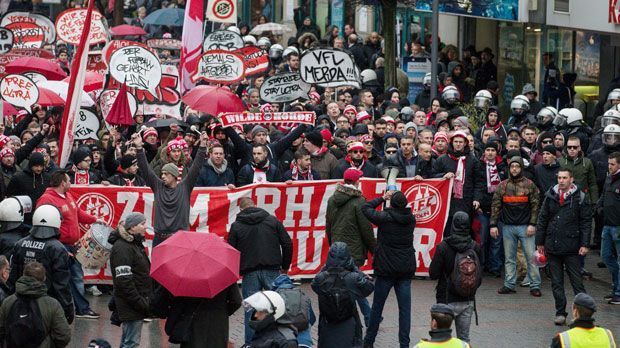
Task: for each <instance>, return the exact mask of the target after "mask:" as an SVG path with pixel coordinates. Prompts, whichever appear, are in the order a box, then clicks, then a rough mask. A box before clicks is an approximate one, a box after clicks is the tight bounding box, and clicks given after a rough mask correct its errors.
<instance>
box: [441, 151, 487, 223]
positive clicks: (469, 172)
mask: <svg viewBox="0 0 620 348" xmlns="http://www.w3.org/2000/svg"><path fill="white" fill-rule="evenodd" d="M452 151H453V150H452V146H451V145H449V147H448V153H447V154H445V155H441V156H439V157H438V158H437V159H436V160H435V164H434V166H433V177H435V178H441V177H443V176H444V175H445V174H446V173H448V172H452V173H456V168H457V166H458V161H457V160H454V159H452V158H451V157H450V153H452ZM465 151H466V153H467V159H466V160H465V183H464V184H463V198H461V199H458V198H454V197H452V200H451V202H450V213H452V214H453V213H454V212H456V211H464V212H471V210H472V203H473V201H474V200H477V201H480V200H481V199H482V194H483V190H484V186H486V181H484V177H485V176H484V174H482V169H481V165H480V163H481V162H480V161H479V160H478V159H477V158H475V157H474V156H473V155H471V154H468V153H469V150H468V148H467V147H465Z"/></svg>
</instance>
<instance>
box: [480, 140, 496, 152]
mask: <svg viewBox="0 0 620 348" xmlns="http://www.w3.org/2000/svg"><path fill="white" fill-rule="evenodd" d="M488 148H493V149H495V151H498V146H497V143H496V142H494V141H489V140H487V143H486V144H484V146H483V149H482V150H486V149H488Z"/></svg>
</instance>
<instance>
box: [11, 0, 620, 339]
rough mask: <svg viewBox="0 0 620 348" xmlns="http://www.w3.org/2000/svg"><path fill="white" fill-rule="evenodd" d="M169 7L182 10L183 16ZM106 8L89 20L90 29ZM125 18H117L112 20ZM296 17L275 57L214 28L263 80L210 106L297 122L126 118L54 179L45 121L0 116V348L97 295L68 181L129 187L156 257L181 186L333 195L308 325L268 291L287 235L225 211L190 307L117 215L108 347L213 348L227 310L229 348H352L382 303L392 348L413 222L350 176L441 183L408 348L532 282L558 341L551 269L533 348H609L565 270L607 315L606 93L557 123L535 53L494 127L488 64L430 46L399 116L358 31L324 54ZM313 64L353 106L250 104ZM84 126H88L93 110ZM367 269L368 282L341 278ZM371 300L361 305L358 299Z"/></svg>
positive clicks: (309, 101) (419, 53) (403, 322)
mask: <svg viewBox="0 0 620 348" xmlns="http://www.w3.org/2000/svg"><path fill="white" fill-rule="evenodd" d="M164 2H165V1H164ZM11 3H12V4H13V3H18V5H20V6H28V4H27V3H26V2H23V3H22V2H11ZM110 3H112V4H113V3H114V2H113V1H111V2H110ZM138 3H140V5H138V4H136V2H132V1H129V2H125V5H124V6H125V10H126V13H125V17H128V19H127V20H128V22H130V23H133V24H134V25H140V26H144V28H145V30H147V32H148V34H149V37H159V36H164V37H167V38H175V37H176V38H178V37H180V33H179V32H177V31H175V28H166V27H153V26H150V25H148V24H144V23H143V22H142V19H143V18H144V17H145V16H146V15H147V14H148V13H150V12H152V11H153V10H154V9H156V8H159V7H160V6H163V4H158V3H159V2H156V1H152V2H151V1H147V2H139V1H138ZM162 3H163V2H162ZM75 5H77V6H79V4H75ZM168 5H169V4H168ZM173 6H178V7H180V8H183V6H184V1H181V0H178V1H176V2H175V3H174V4H173ZM112 8H113V7H107V9H108V10H107V11H106V9H102V10H103V12H104V13H105V14H106V15H108V16H112V12H111V11H110V9H112ZM14 9H15V8H14ZM17 9H18V8H17ZM134 11H135V13H136V15H137V16H136V17H135V18H131V19H130V18H129V17H131V16H132V14H133V12H134ZM298 15H299V11H298V12H296V17H297V16H298ZM302 17H303V18H301V17H300V18H299V20H297V18H296V22H297V24H298V25H297V27H298V32H297V35H296V36H295V37H293V38H291V39H290V40H289V41H288V44H287V45H282V44H280V43H278V42H277V41H276V40H277V37H275V36H266V37H258V38H257V37H254V36H252V35H250V34H249V32H250V26H248V25H239V26H238V27H237V26H232V27H228V28H227V29H226V30H232V31H235V32H237V33H239V34H240V35H242V37H243V40H244V42H245V44H246V45H255V46H258V47H260V48H262V49H264V50H265V51H268V52H269V57H270V63H271V64H270V70H269V71H268V72H266V73H265V74H264V75H261V76H255V77H253V78H250V79H243V80H242V81H240V82H238V83H235V84H233V85H231V86H230V90H231V91H233V92H234V93H235V94H237V95H238V97H239V98H240V99H241V100H242V102H243V103H244V105H245V107H246V108H247V110H248V111H251V112H263V113H268V112H277V111H293V112H294V111H311V112H314V113H315V115H316V122H315V124H314V125H305V124H302V125H297V126H295V127H288V126H285V125H278V124H253V125H246V126H232V127H223V126H222V124H221V122H220V120H219V119H218V115H209V114H205V113H201V112H199V111H197V110H193V109H191V108H189V107H185V108H184V109H183V112H182V114H183V121H184V122H183V123H181V122H177V123H175V122H171V124H170V125H169V126H165V127H157V128H155V127H146V126H144V124H145V123H147V122H148V121H149V120H150V119H164V118H167V116H166V115H163V114H158V115H143V114H137V115H136V116H134V125H132V126H130V127H109V128H108V127H106V126H102V127H101V131H99V132H98V134H97V135H98V140H93V139H90V140H84V141H78V142H77V143H76V144H75V145H74V147H73V151H72V153H71V156H70V163H69V164H68V166H67V167H66V168H59V167H58V166H57V163H59V161H58V157H59V155H60V154H59V146H58V145H59V144H58V138H59V132H60V129H61V124H60V116H61V115H62V107H54V108H45V107H41V106H39V105H35V106H34V107H33V109H32V112H27V111H19V112H18V113H17V114H15V115H5V117H4V119H3V120H4V121H3V122H2V123H1V124H0V167H1V168H0V169H1V173H2V178H1V180H0V198H2V199H3V200H2V202H1V203H0V226H1V229H2V230H1V233H0V254H2V256H0V300H2V301H3V302H2V305H1V307H0V340H2V341H4V342H6V343H7V344H8V346H26V345H25V343H24V342H29V346H33V345H32V343H33V342H34V343H35V345H34V346H39V345H40V346H42V347H48V346H54V347H63V346H66V345H68V344H69V342H70V339H71V328H70V326H69V324H71V323H72V322H73V321H74V319H75V318H81V319H98V318H100V314H99V313H96V312H95V311H94V310H93V309H92V308H91V306H90V304H89V301H88V299H87V297H86V291H87V290H88V291H90V292H91V293H93V294H96V295H101V292H100V290H99V289H98V288H97V287H89V288H88V287H86V286H85V284H84V280H83V278H84V272H83V269H82V265H81V264H80V262H79V261H78V260H77V259H76V252H77V247H76V243H77V242H78V240H79V239H80V238H81V236H82V234H81V232H80V228H79V226H78V224H85V225H92V224H105V221H103V220H101V219H99V218H98V217H95V216H92V215H89V214H88V213H86V212H85V211H83V210H81V209H80V208H79V207H78V205H77V204H76V198H77V197H75V196H74V195H73V194H72V192H71V186H72V185H74V184H75V185H97V184H102V185H106V186H131V187H149V188H150V189H151V190H152V192H153V195H154V204H153V206H154V211H153V224H152V228H153V232H154V239H153V241H152V245H153V247H156V246H157V245H159V244H161V243H163V242H164V241H166V240H167V239H168V238H170V237H171V236H172V235H174V234H175V233H176V232H177V231H179V230H188V229H189V227H190V222H189V215H190V194H191V192H192V190H193V189H194V188H196V187H227V188H229V189H235V188H238V187H242V186H246V185H252V184H255V183H265V182H281V183H292V182H296V181H313V180H327V179H338V180H339V183H338V185H337V187H336V190H335V192H334V194H333V196H332V197H331V198H330V199H329V202H328V208H327V212H326V237H327V241H328V243H329V245H330V248H329V253H328V255H327V260H326V261H325V264H324V265H323V267H322V269H321V271H320V273H319V274H318V275H316V277H315V278H314V279H313V280H312V284H311V288H312V290H313V291H314V292H315V293H316V294H317V296H318V303H319V308H318V312H316V314H315V311H314V310H315V309H316V308H314V309H313V308H312V304H311V301H310V300H309V297H308V295H307V294H305V293H304V292H303V291H302V289H301V288H300V287H299V286H298V285H297V284H296V283H294V282H293V280H292V279H291V278H290V277H289V276H287V271H288V270H289V267H290V264H291V258H292V255H293V252H292V241H291V238H290V236H289V234H288V233H287V231H286V230H285V228H284V226H283V224H282V222H281V221H279V220H278V219H277V218H276V217H275V216H273V215H270V214H269V213H268V212H267V211H266V210H265V209H263V208H262V207H260V206H256V203H255V202H254V201H252V199H250V198H247V197H246V198H241V199H239V201H238V205H239V207H240V210H241V212H240V213H239V214H238V215H237V217H236V221H235V222H234V223H233V224H232V225H231V227H230V231H229V233H228V237H227V241H228V243H229V244H230V245H231V246H233V247H234V248H236V249H237V250H239V251H240V252H241V262H240V274H241V276H242V282H241V290H240V289H239V287H238V286H237V285H236V284H233V285H231V286H229V287H228V288H227V289H226V290H225V291H223V292H221V293H220V294H218V295H216V296H215V297H214V298H212V299H201V298H177V297H173V296H172V295H171V294H170V293H169V292H168V291H167V290H166V289H165V288H163V287H162V286H161V285H159V284H157V283H156V282H154V281H153V280H152V279H151V278H150V275H149V268H150V261H149V257H148V255H147V253H146V252H145V249H144V245H143V243H144V242H145V238H146V237H145V236H146V230H147V225H146V218H145V216H144V215H143V214H141V213H131V214H129V215H127V216H124V217H123V219H122V221H121V222H120V223H119V224H118V226H110V227H111V228H113V229H114V231H113V232H112V233H111V234H110V237H109V243H110V244H111V245H112V249H111V255H110V260H109V262H110V265H111V269H112V275H113V292H112V294H113V295H112V297H111V298H112V300H111V301H110V303H109V309H110V312H111V314H112V320H111V321H112V323H113V324H115V325H119V326H121V328H122V337H121V342H120V346H121V347H137V346H138V345H139V344H140V341H141V330H142V324H143V320H145V319H149V318H166V319H167V321H166V325H165V331H166V334H168V336H169V339H170V341H171V342H173V343H180V344H181V347H226V346H227V344H229V337H228V332H229V325H228V317H229V316H230V315H232V314H233V313H234V312H235V311H237V310H238V309H239V308H240V307H241V306H242V305H243V306H244V307H245V308H246V309H247V311H246V313H245V322H244V325H245V338H244V340H245V342H244V343H245V344H246V346H247V347H297V346H301V347H311V346H313V344H314V343H313V342H317V340H316V339H313V337H312V334H311V327H312V325H314V324H315V323H318V345H319V346H320V347H362V346H363V347H372V346H373V345H374V342H375V339H376V337H377V334H378V331H379V327H380V326H381V322H382V319H383V317H382V313H383V309H384V305H385V302H386V299H387V297H388V294H389V292H390V291H391V289H392V288H394V291H395V293H396V298H397V301H398V309H399V310H398V315H399V322H398V323H399V331H398V340H399V344H400V346H401V347H409V345H410V329H411V328H410V327H411V281H412V279H413V278H414V276H415V271H416V259H415V250H414V244H413V239H414V238H413V237H414V229H415V226H416V220H415V216H414V214H413V212H412V211H411V207H410V206H409V203H408V202H407V198H406V197H405V195H404V194H403V193H402V192H400V191H397V190H389V191H387V192H385V194H384V195H383V196H382V197H380V198H376V199H373V200H369V201H367V200H366V198H365V197H364V196H363V195H362V191H361V189H360V179H362V178H385V176H386V173H387V172H388V171H386V170H388V169H389V170H396V171H397V176H398V178H410V179H415V180H424V179H431V178H443V179H446V180H453V186H452V187H453V189H452V192H451V201H450V206H449V207H447V209H448V210H449V214H448V216H449V218H448V221H447V223H446V226H445V230H444V231H443V236H442V237H443V241H442V242H441V243H440V244H439V245H438V246H437V248H436V251H435V253H434V257H433V260H432V263H431V264H430V274H429V275H430V278H431V279H436V280H437V281H438V284H437V290H436V300H437V304H435V305H433V306H432V307H431V309H430V312H431V323H432V324H431V331H430V339H429V340H428V341H421V342H419V343H418V344H417V345H416V347H429V346H440V344H443V346H446V347H452V346H455V347H461V346H463V347H467V346H468V342H469V341H470V340H472V338H471V337H470V334H469V331H470V329H469V328H470V324H471V319H472V317H473V316H475V317H476V320H477V311H476V305H475V299H476V289H478V287H479V286H480V284H481V282H482V279H483V277H497V278H500V277H503V279H504V282H503V286H502V287H501V288H499V289H498V290H497V293H498V294H500V295H507V296H510V294H513V293H516V292H517V289H518V287H526V288H529V293H530V294H531V295H532V296H533V297H537V298H538V297H541V296H542V292H541V283H542V281H543V276H544V275H546V276H547V277H548V278H549V279H550V281H551V285H552V295H553V298H554V301H555V315H554V318H553V322H554V323H555V324H556V325H565V324H566V322H567V319H568V317H569V313H568V311H567V299H566V295H565V289H564V273H565V271H566V273H567V274H568V276H569V278H570V284H571V286H572V288H573V292H574V294H575V295H576V297H575V299H574V303H573V305H572V312H571V315H572V318H573V320H574V321H573V323H572V324H571V327H572V329H570V330H568V331H566V332H564V333H561V334H559V335H558V336H557V337H556V338H554V339H553V342H552V346H554V347H555V346H558V347H560V346H562V347H567V346H570V345H568V344H567V342H574V343H575V345H576V346H578V343H582V342H597V343H596V344H600V345H592V346H593V347H594V346H597V347H598V346H601V347H607V346H609V347H613V346H615V343H614V339H613V336H612V335H611V333H610V331H608V330H605V329H602V328H598V327H595V326H594V324H593V314H594V312H595V311H596V302H595V300H594V299H593V298H592V297H590V296H589V295H587V294H586V293H587V290H586V288H585V286H584V282H583V279H584V278H585V279H588V278H591V277H592V274H591V273H590V272H589V271H588V270H587V269H586V268H585V258H586V255H587V254H588V253H589V252H590V250H600V255H601V258H602V262H601V263H599V267H606V268H607V269H608V270H609V273H610V279H611V283H612V287H611V288H610V289H609V290H610V294H609V295H608V296H606V297H605V301H608V303H609V304H612V305H619V304H620V256H619V251H620V220H619V219H620V218H619V217H620V211H619V209H620V204H619V202H620V180H619V179H620V106H619V105H620V88H618V89H611V90H610V91H609V93H608V95H607V98H606V100H603V101H601V103H599V104H600V105H599V107H598V108H597V114H596V115H594V116H595V121H594V122H593V124H592V125H588V124H587V123H586V122H585V120H584V116H583V114H582V111H580V110H579V109H577V108H574V107H573V102H572V98H573V97H574V93H572V92H571V88H570V83H569V81H570V78H571V77H570V75H569V74H567V75H568V76H566V80H563V79H562V75H561V74H559V72H558V71H557V69H556V68H555V67H554V65H553V57H552V56H551V55H545V57H544V60H545V67H546V69H545V70H546V72H545V80H544V87H543V91H542V98H541V100H538V93H537V90H536V88H535V87H534V86H533V85H532V84H526V85H525V86H524V87H523V90H522V94H520V95H517V96H516V97H514V99H513V100H512V102H511V105H510V113H509V114H502V112H501V111H500V109H499V108H498V106H497V105H498V92H499V90H500V86H499V84H498V82H497V68H496V67H495V65H494V63H493V59H494V55H493V52H492V50H491V49H489V48H484V49H483V50H482V51H480V52H478V51H477V50H476V49H475V48H474V47H473V46H471V47H468V48H466V49H464V50H463V51H462V52H461V54H460V56H461V58H459V51H458V48H457V47H455V46H452V45H448V46H445V47H443V50H442V55H441V59H440V63H439V65H440V67H439V68H440V75H439V76H438V80H439V81H438V82H439V83H438V90H437V91H435V93H431V88H432V87H431V86H432V83H431V81H432V76H431V74H430V73H429V74H427V75H426V77H425V78H424V90H423V91H421V92H420V94H418V96H417V97H416V98H415V100H409V99H408V98H407V96H408V88H409V84H408V79H407V76H406V74H405V73H404V72H403V71H402V70H401V69H397V81H398V83H397V85H396V86H390V87H388V88H384V83H385V70H384V65H385V58H384V54H383V42H382V38H381V37H380V36H379V34H378V33H376V32H373V33H371V34H370V35H369V36H368V37H367V39H366V40H363V38H362V37H361V36H360V35H358V34H357V33H356V32H355V28H354V27H353V26H352V25H346V26H345V29H344V33H343V34H344V35H342V36H341V35H340V33H339V32H338V30H337V29H338V28H337V27H334V28H332V29H331V30H329V31H328V34H327V35H326V36H324V37H321V35H320V30H319V28H318V27H317V26H316V25H315V24H313V23H312V20H311V19H310V18H309V17H305V16H302ZM65 46H66V45H65ZM285 46H286V48H285ZM314 47H332V48H334V49H341V50H344V51H346V52H349V53H350V54H351V55H352V56H353V58H354V61H355V63H356V65H357V66H358V67H359V68H360V70H361V88H359V89H354V88H351V87H336V88H332V87H327V88H323V87H320V86H312V88H311V92H310V93H309V94H308V97H307V98H304V99H300V100H297V101H293V102H290V103H267V102H264V101H263V100H261V97H260V93H259V91H260V88H261V86H262V84H263V82H264V81H265V78H266V77H268V76H271V75H274V74H278V73H285V72H292V73H295V72H299V69H300V56H301V54H303V52H305V51H306V50H308V49H311V48H314ZM429 47H430V45H428V42H419V41H415V42H412V43H410V44H409V46H408V52H409V51H410V52H409V53H410V55H411V56H412V57H416V58H419V57H427V56H428V53H427V52H426V50H427V49H429ZM50 49H51V50H53V51H54V53H56V55H57V56H58V57H59V58H61V57H60V56H61V55H62V59H59V63H60V64H61V65H62V66H63V67H64V68H65V69H66V70H67V71H68V72H70V73H71V71H70V69H69V66H70V64H68V63H67V60H70V57H68V55H69V54H70V52H71V50H67V49H65V47H64V46H61V44H59V45H57V46H54V47H50ZM174 54H175V52H171V51H170V50H166V52H162V53H161V55H160V57H161V58H162V60H166V61H167V63H168V64H175V63H176V61H175V60H174V59H171V57H172V56H174ZM618 87H620V86H618ZM435 94H436V95H437V97H436V98H431V95H435ZM95 111H96V112H97V115H98V116H99V117H100V121H101V123H102V125H103V117H102V116H101V110H100V108H99V106H97V110H95ZM380 206H382V207H384V208H383V209H380V210H377V208H378V207H380ZM29 207H33V209H32V210H30V209H29ZM616 214H618V215H616ZM373 225H374V226H376V227H377V232H376V233H375V232H374V231H373ZM369 254H372V256H373V269H374V274H373V276H372V277H371V276H369V275H367V274H365V273H363V272H361V271H360V267H361V266H362V265H364V264H365V263H366V261H367V257H368V255H369ZM541 274H543V276H541ZM371 294H373V300H372V305H371V304H370V302H369V301H368V300H367V299H366V298H367V297H369V296H370V295H371ZM9 295H10V296H9ZM32 299H34V300H36V301H30V300H32ZM33 303H36V308H39V310H38V311H37V310H34V309H33V308H35V307H33ZM358 307H359V312H358ZM360 314H361V315H360ZM22 315H23V316H22ZM317 317H318V318H317ZM20 318H21V319H20ZM23 318H31V319H32V320H24V319H23ZM453 323H454V327H455V330H456V336H457V337H455V338H453V337H452V335H451V326H452V324H453ZM580 328H586V329H589V330H580ZM25 332H26V333H29V334H28V335H24V334H23V333H25ZM473 340H474V341H475V338H474V339H473ZM587 340H590V341H587ZM97 342H99V341H97ZM97 342H95V343H94V344H99V343H101V342H99V343H97Z"/></svg>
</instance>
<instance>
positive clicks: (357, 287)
mask: <svg viewBox="0 0 620 348" xmlns="http://www.w3.org/2000/svg"><path fill="white" fill-rule="evenodd" d="M349 250H350V249H349V248H348V247H347V245H346V244H345V243H334V244H333V245H332V246H331V247H330V248H329V253H328V254H327V261H326V262H325V266H324V267H323V268H322V269H321V271H320V272H319V274H317V275H316V277H314V279H313V280H312V284H311V286H312V290H313V291H314V292H315V293H316V294H318V295H320V294H322V293H323V292H324V291H325V289H324V288H325V285H324V284H325V281H326V280H327V278H328V274H327V271H328V270H330V269H331V270H336V271H342V272H346V274H345V275H344V277H343V279H344V283H345V286H346V288H347V290H349V291H350V292H351V295H352V296H353V298H354V299H362V298H365V297H367V296H368V295H370V294H371V293H372V292H373V290H374V284H373V283H372V282H371V281H370V280H369V278H368V277H366V275H365V274H364V273H362V272H361V271H360V270H359V269H358V268H357V267H356V266H355V263H354V261H353V258H352V257H351V254H350V253H349ZM361 344H362V326H361V322H360V320H359V316H358V314H357V307H356V308H355V315H354V316H353V317H352V318H350V319H347V320H345V321H343V322H340V323H328V322H327V320H326V319H325V318H324V317H322V316H321V315H320V314H319V343H318V346H319V347H325V348H332V347H338V348H350V347H361Z"/></svg>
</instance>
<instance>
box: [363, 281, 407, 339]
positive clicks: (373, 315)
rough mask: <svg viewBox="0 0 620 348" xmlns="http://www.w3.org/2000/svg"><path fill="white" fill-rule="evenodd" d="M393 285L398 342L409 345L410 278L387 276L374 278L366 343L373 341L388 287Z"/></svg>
mask: <svg viewBox="0 0 620 348" xmlns="http://www.w3.org/2000/svg"><path fill="white" fill-rule="evenodd" d="M392 287H394V292H395V293H396V301H398V342H399V343H400V346H401V347H409V332H410V331H411V279H408V278H400V279H399V278H389V277H381V276H377V278H376V280H375V295H374V298H373V300H372V311H371V312H370V324H369V325H368V328H367V329H366V337H365V338H364V341H365V342H366V343H371V344H372V343H374V342H375V338H376V337H377V331H379V324H380V323H381V319H382V318H381V314H383V306H384V305H385V300H386V299H387V297H388V295H389V293H390V289H392Z"/></svg>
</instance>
